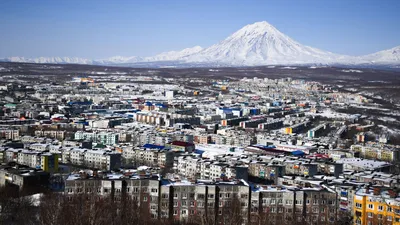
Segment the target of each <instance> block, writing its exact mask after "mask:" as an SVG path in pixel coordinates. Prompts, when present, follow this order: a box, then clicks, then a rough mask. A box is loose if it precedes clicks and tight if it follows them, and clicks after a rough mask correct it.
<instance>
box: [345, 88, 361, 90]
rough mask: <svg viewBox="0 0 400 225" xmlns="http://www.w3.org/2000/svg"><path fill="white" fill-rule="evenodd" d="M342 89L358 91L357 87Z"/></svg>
mask: <svg viewBox="0 0 400 225" xmlns="http://www.w3.org/2000/svg"><path fill="white" fill-rule="evenodd" d="M344 90H346V91H358V89H357V88H345V89H344Z"/></svg>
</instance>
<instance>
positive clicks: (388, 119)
mask: <svg viewBox="0 0 400 225" xmlns="http://www.w3.org/2000/svg"><path fill="white" fill-rule="evenodd" d="M377 119H378V120H382V121H385V122H397V120H396V119H395V118H392V117H387V116H384V117H378V118H377Z"/></svg>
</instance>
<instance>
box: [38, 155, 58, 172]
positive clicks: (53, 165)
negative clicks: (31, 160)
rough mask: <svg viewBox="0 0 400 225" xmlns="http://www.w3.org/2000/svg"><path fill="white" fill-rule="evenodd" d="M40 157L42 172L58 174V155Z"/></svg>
mask: <svg viewBox="0 0 400 225" xmlns="http://www.w3.org/2000/svg"><path fill="white" fill-rule="evenodd" d="M40 157H41V169H42V170H44V171H46V172H50V173H55V172H58V155H56V154H42V155H41V156H40Z"/></svg>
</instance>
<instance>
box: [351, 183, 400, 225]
mask: <svg viewBox="0 0 400 225" xmlns="http://www.w3.org/2000/svg"><path fill="white" fill-rule="evenodd" d="M398 197H399V193H398V191H397V190H393V189H387V188H383V187H369V186H367V187H363V188H360V189H359V190H357V191H356V193H355V195H354V203H353V209H354V214H353V215H354V223H355V224H357V225H373V224H384V225H386V224H394V225H398V224H400V201H399V199H398Z"/></svg>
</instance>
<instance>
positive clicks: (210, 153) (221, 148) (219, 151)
mask: <svg viewBox="0 0 400 225" xmlns="http://www.w3.org/2000/svg"><path fill="white" fill-rule="evenodd" d="M232 147H235V146H231V145H214V144H196V149H197V150H201V151H204V153H203V157H204V158H211V159H213V158H214V157H215V156H217V155H223V154H233V155H242V154H243V150H244V149H243V148H242V147H235V151H234V152H231V151H230V148H232Z"/></svg>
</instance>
